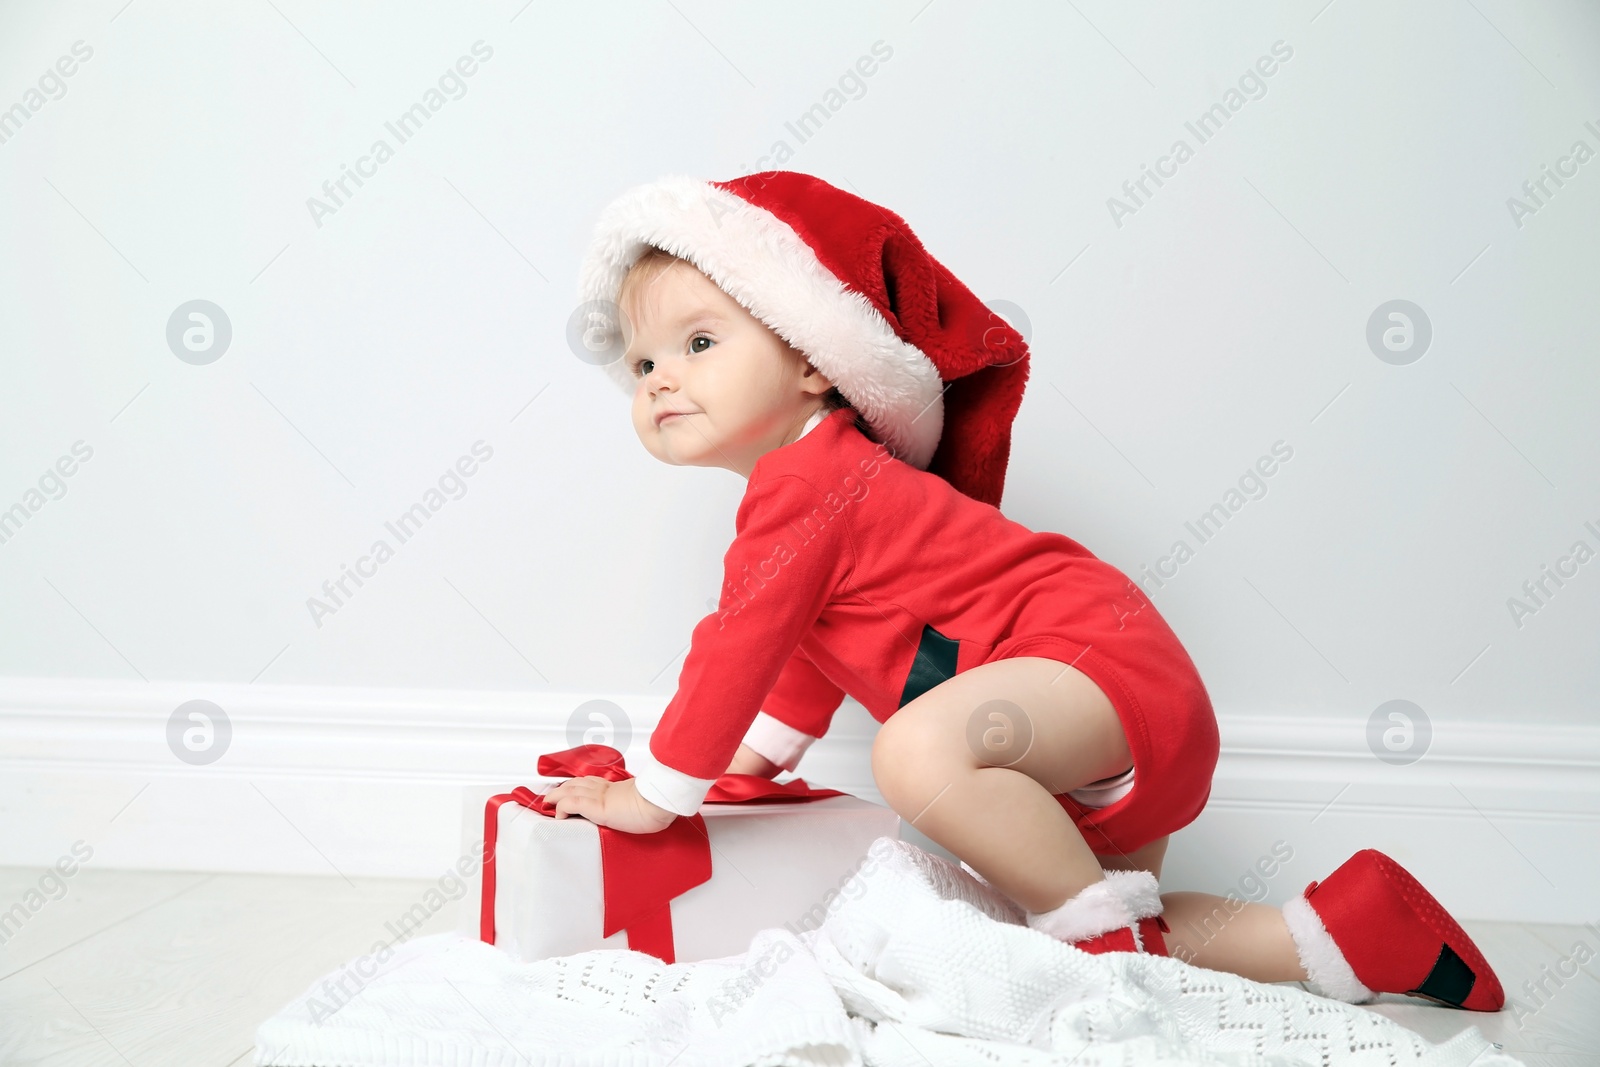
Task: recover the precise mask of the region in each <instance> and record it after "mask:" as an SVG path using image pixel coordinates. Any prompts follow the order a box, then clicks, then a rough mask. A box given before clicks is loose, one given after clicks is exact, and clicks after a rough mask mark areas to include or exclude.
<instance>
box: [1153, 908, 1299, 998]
mask: <svg viewBox="0 0 1600 1067" xmlns="http://www.w3.org/2000/svg"><path fill="white" fill-rule="evenodd" d="M1161 903H1162V904H1163V905H1165V906H1166V913H1165V915H1164V916H1163V918H1165V919H1166V920H1167V925H1168V926H1170V927H1171V928H1172V930H1171V932H1170V933H1168V934H1167V935H1166V941H1167V953H1168V955H1170V956H1172V957H1173V958H1174V959H1180V960H1183V961H1184V962H1186V963H1192V964H1194V965H1195V966H1196V967H1209V968H1210V969H1211V970H1213V971H1231V972H1232V973H1234V974H1237V975H1242V976H1243V977H1245V978H1249V979H1252V980H1254V981H1257V982H1303V981H1305V978H1306V971H1305V968H1304V967H1302V966H1301V965H1300V957H1299V955H1298V954H1297V953H1296V952H1295V947H1294V940H1293V939H1292V938H1291V937H1290V936H1289V928H1288V926H1286V925H1285V924H1284V921H1283V912H1282V911H1281V910H1279V909H1278V908H1276V907H1273V906H1272V905H1271V904H1252V903H1250V902H1249V901H1244V900H1239V899H1236V898H1234V899H1230V898H1228V897H1218V896H1213V895H1212V894H1210V893H1163V894H1161Z"/></svg>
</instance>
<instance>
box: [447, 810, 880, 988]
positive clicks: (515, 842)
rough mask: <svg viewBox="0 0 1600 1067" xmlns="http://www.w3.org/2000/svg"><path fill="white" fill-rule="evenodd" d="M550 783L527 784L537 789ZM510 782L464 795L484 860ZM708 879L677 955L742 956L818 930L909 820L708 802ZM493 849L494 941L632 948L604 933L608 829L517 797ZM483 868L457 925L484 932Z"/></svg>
mask: <svg viewBox="0 0 1600 1067" xmlns="http://www.w3.org/2000/svg"><path fill="white" fill-rule="evenodd" d="M546 784H553V782H551V783H541V782H539V781H535V782H530V783H527V786H528V788H529V789H531V790H533V791H534V792H543V790H544V788H545V785H546ZM511 788H512V787H510V786H504V787H499V788H491V787H489V786H471V787H467V788H466V789H464V790H463V793H462V825H461V830H462V834H461V841H462V854H463V856H469V857H473V858H477V857H481V855H482V851H483V828H484V822H483V820H484V807H485V805H486V804H487V802H488V800H489V798H490V797H492V796H496V795H498V794H501V793H509V792H511ZM700 814H701V815H702V816H704V817H705V826H706V836H707V837H708V838H709V840H710V842H711V871H712V873H711V880H710V881H708V882H704V883H702V884H700V885H697V886H695V887H694V888H693V889H690V890H688V891H687V892H685V893H682V894H680V895H678V896H676V897H674V898H673V900H672V904H671V907H670V910H671V913H672V941H673V951H674V959H675V962H678V963H691V962H696V961H700V960H709V959H720V958H722V957H724V956H735V955H738V954H740V953H742V952H744V951H746V950H747V949H748V948H749V947H750V938H751V936H752V935H753V934H755V932H756V931H758V930H762V929H766V928H767V927H773V926H777V927H783V926H787V927H788V929H789V930H790V931H791V932H793V933H796V934H798V933H800V932H801V931H803V930H809V929H815V928H816V927H817V926H818V925H820V923H821V922H822V920H823V918H824V917H825V916H826V915H827V913H828V912H831V911H832V910H833V909H834V908H836V907H837V906H838V897H839V896H840V895H841V894H848V893H849V892H850V891H851V890H850V889H848V888H847V883H848V882H850V881H851V879H852V878H854V877H855V876H856V871H857V870H858V869H859V868H860V867H861V866H862V864H863V863H864V862H865V861H866V860H867V848H868V846H870V845H871V844H872V842H873V841H875V840H877V839H878V838H880V837H894V838H898V837H899V836H900V817H899V816H898V815H896V814H895V813H894V812H893V811H892V810H890V809H889V808H886V807H883V806H882V805H879V804H873V803H871V802H869V801H865V800H862V799H860V798H859V797H853V796H837V797H823V798H822V799H820V800H807V801H781V802H769V803H744V804H715V803H708V804H705V805H702V806H701V808H700ZM498 816H499V826H498V829H497V831H496V835H497V838H498V840H497V842H496V845H495V900H494V930H495V944H496V945H498V946H499V947H500V948H501V949H503V950H504V951H506V952H508V953H510V954H511V955H512V956H513V957H514V958H516V959H519V960H524V961H531V960H539V959H547V958H549V957H551V956H569V955H572V954H573V953H576V952H587V951H589V950H591V949H597V948H619V949H627V948H628V947H629V945H628V932H627V931H626V930H619V931H617V932H616V933H614V934H612V935H611V936H610V937H602V936H601V933H600V932H601V930H602V928H603V926H604V912H605V902H604V897H603V894H602V881H601V869H600V827H598V826H597V825H595V824H594V823H592V822H590V821H589V820H587V819H583V818H579V817H576V816H572V817H569V818H565V819H556V818H551V817H550V816H546V815H540V814H539V813H538V812H536V811H533V810H531V809H529V808H526V807H523V806H522V805H521V804H518V803H517V802H516V801H514V800H508V801H506V802H505V803H503V804H501V805H500V808H499V812H498ZM482 898H483V868H482V865H481V863H478V864H477V865H476V868H475V870H474V873H473V875H472V878H471V885H470V886H469V887H468V890H467V892H466V894H465V895H464V896H463V897H462V898H461V904H460V906H461V912H460V927H459V928H460V930H461V931H462V932H463V933H465V934H467V935H469V936H471V937H474V938H476V937H479V936H480V930H481V901H482Z"/></svg>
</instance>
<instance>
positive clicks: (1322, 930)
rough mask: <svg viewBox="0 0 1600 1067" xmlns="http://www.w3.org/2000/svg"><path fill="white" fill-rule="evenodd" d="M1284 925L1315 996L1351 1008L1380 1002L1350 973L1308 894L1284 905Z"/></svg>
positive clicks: (1353, 972)
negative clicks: (1371, 1002) (1287, 928)
mask: <svg viewBox="0 0 1600 1067" xmlns="http://www.w3.org/2000/svg"><path fill="white" fill-rule="evenodd" d="M1283 921H1284V924H1285V925H1286V926H1288V927H1289V936H1290V937H1291V938H1293V939H1294V949H1295V954H1296V955H1298V956H1299V957H1300V966H1302V967H1304V968H1305V969H1306V974H1307V975H1308V976H1309V977H1308V978H1307V980H1306V985H1307V986H1309V987H1310V988H1311V991H1312V992H1313V993H1316V994H1317V995H1318V996H1323V997H1331V998H1332V999H1334V1000H1342V1001H1344V1002H1345V1003H1347V1004H1365V1003H1367V1002H1368V1001H1371V1000H1375V999H1376V998H1377V996H1378V994H1376V993H1374V992H1373V991H1372V990H1370V989H1368V988H1367V987H1366V986H1364V985H1362V984H1361V979H1359V978H1357V977H1356V972H1355V971H1353V970H1351V969H1350V963H1349V961H1347V960H1346V959H1345V958H1344V953H1343V952H1341V951H1340V949H1339V946H1338V945H1337V944H1335V943H1334V940H1333V935H1332V934H1330V933H1328V928H1327V927H1325V926H1323V925H1322V919H1321V918H1319V917H1318V915H1317V913H1316V910H1315V909H1314V908H1312V907H1311V902H1310V901H1308V900H1306V898H1305V895H1304V894H1301V895H1299V896H1296V897H1293V898H1292V899H1290V900H1289V901H1288V902H1287V903H1285V904H1284V905H1283Z"/></svg>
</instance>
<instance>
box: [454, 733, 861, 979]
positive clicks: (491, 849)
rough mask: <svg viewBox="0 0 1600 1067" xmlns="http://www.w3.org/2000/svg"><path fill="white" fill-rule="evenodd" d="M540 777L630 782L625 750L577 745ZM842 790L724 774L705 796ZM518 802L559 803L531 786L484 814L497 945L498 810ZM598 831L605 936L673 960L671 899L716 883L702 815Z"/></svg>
mask: <svg viewBox="0 0 1600 1067" xmlns="http://www.w3.org/2000/svg"><path fill="white" fill-rule="evenodd" d="M538 771H539V774H540V775H541V776H543V777H547V778H579V777H588V776H592V777H596V778H604V779H606V780H607V781H608V782H621V781H625V780H626V779H629V778H632V777H633V775H632V774H631V773H629V771H628V770H627V768H626V767H624V766H623V763H622V753H620V752H618V751H617V750H616V749H614V748H612V747H611V746H609V745H579V746H578V747H576V748H567V749H562V750H561V751H560V752H548V753H546V754H544V755H542V756H540V757H539V765H538ZM845 795H846V794H845V793H842V792H840V791H839V790H837V789H813V788H811V787H810V786H808V785H806V782H805V779H804V778H794V779H791V780H789V781H787V782H784V783H782V784H781V785H780V784H778V783H777V782H774V781H772V780H771V779H769V778H763V777H761V776H760V775H757V774H724V775H722V776H721V777H719V778H718V779H717V780H716V782H715V783H714V784H713V785H712V786H711V789H710V791H709V792H708V793H706V803H708V804H750V803H765V802H776V801H808V800H820V799H822V798H823V797H841V796H845ZM513 800H514V801H516V802H517V803H518V804H521V805H522V806H523V807H525V808H531V809H533V810H534V811H535V812H538V813H539V814H540V815H545V816H549V817H550V818H555V814H556V808H555V805H554V804H551V803H548V802H547V801H546V800H545V799H544V794H542V793H535V792H533V791H532V790H531V789H529V788H528V787H527V786H518V787H517V788H515V789H513V790H512V791H511V792H509V793H501V794H499V795H497V796H493V797H490V798H489V802H488V803H487V804H486V805H485V806H484V810H483V903H482V908H481V913H480V920H479V932H480V935H481V937H482V939H483V940H484V941H486V942H488V943H489V944H491V945H492V944H494V937H495V931H494V883H495V862H494V854H495V839H496V837H497V836H498V831H499V828H500V805H502V804H504V803H506V802H507V801H513ZM599 829H600V879H601V887H602V889H603V891H604V895H605V912H604V923H603V924H602V928H601V936H603V937H610V936H611V935H612V934H614V933H616V932H617V931H618V930H626V931H628V947H629V948H630V949H633V950H635V951H637V952H648V953H649V954H650V955H652V956H655V957H658V958H659V959H660V960H661V961H662V962H664V963H672V962H673V961H674V957H675V953H674V949H673V943H672V909H671V904H672V899H673V898H674V897H676V896H679V895H681V894H683V893H687V892H688V891H689V890H691V889H693V888H694V887H695V886H697V885H699V884H700V883H702V882H708V881H710V880H711V839H710V838H709V837H708V836H707V835H706V821H705V818H704V817H703V816H701V815H699V814H695V815H687V816H685V815H680V816H678V817H677V818H676V819H674V820H673V821H672V822H671V823H669V824H668V826H667V828H666V829H665V830H662V831H660V832H658V833H653V834H630V833H624V832H623V831H621V830H614V829H612V828H611V827H609V826H602V827H600V828H599Z"/></svg>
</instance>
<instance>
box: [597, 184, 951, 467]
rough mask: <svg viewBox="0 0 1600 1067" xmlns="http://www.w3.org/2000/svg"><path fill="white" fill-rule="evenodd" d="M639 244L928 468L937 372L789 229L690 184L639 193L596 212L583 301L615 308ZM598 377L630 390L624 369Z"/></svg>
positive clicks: (935, 437)
mask: <svg viewBox="0 0 1600 1067" xmlns="http://www.w3.org/2000/svg"><path fill="white" fill-rule="evenodd" d="M647 245H654V246H656V247H657V248H661V249H663V250H664V251H667V252H670V253H672V254H673V255H675V256H679V257H681V258H683V259H687V260H689V261H690V262H691V263H693V264H694V265H695V266H696V267H698V268H700V270H701V271H703V272H704V273H705V274H706V276H707V277H709V278H711V279H712V280H713V281H715V282H716V283H717V285H718V286H720V287H721V288H722V289H723V291H724V292H726V293H727V294H728V295H729V296H731V297H733V298H734V299H735V300H736V301H738V302H739V304H740V305H741V306H743V307H744V308H745V309H747V310H748V311H749V312H750V313H751V314H752V315H754V316H755V317H756V318H758V319H760V320H761V321H762V322H764V323H765V324H766V325H767V326H768V327H770V328H771V329H772V330H773V331H774V332H776V333H777V334H778V335H779V336H780V337H782V338H783V339H784V340H785V341H787V342H788V343H789V344H790V345H792V346H793V347H795V348H797V349H799V350H800V352H801V353H803V354H804V355H805V357H806V358H807V359H809V360H810V361H811V363H812V365H814V366H815V367H816V368H817V369H818V370H819V371H821V372H822V373H823V374H824V375H826V376H827V378H828V379H829V380H831V381H832V382H833V383H834V385H836V386H838V388H839V391H840V392H842V393H843V394H844V395H845V397H846V398H847V399H848V400H849V401H850V403H851V405H852V406H853V407H854V408H855V409H856V410H857V411H859V412H861V414H862V415H863V416H864V417H865V418H866V420H867V423H868V425H870V426H871V427H872V428H873V429H874V430H875V431H876V432H877V433H878V435H879V436H880V437H881V439H882V441H883V444H885V445H886V446H888V448H889V450H890V451H891V452H892V453H893V454H894V455H895V456H896V457H898V458H899V459H901V460H903V461H904V462H906V463H909V464H911V465H912V466H914V467H916V468H918V469H919V470H926V469H927V467H928V464H929V463H930V462H931V461H932V460H933V453H934V450H935V449H936V448H937V447H938V445H939V437H940V434H942V433H943V432H944V383H943V381H942V380H941V379H940V377H939V370H938V368H937V367H936V366H934V364H933V361H932V360H930V359H929V358H928V357H927V355H926V354H925V353H923V352H922V350H921V349H919V348H917V347H916V346H915V345H911V344H907V343H906V342H904V341H902V340H901V339H900V338H899V337H898V336H897V335H896V334H895V332H894V330H893V328H892V327H891V326H890V325H889V322H888V320H887V319H885V318H884V317H883V316H882V315H880V314H879V313H878V310H877V309H876V308H874V307H873V306H872V304H871V303H870V302H869V301H868V300H867V299H866V298H865V297H864V296H862V295H861V294H860V293H857V292H854V291H852V290H851V289H849V288H848V287H846V286H845V284H844V283H843V282H842V281H840V280H839V279H838V277H836V276H835V275H834V274H833V272H832V271H830V270H828V269H827V268H826V267H824V266H823V265H822V262H821V261H820V260H819V259H818V258H817V255H816V253H815V252H814V251H813V250H812V249H811V247H810V246H809V245H807V244H806V243H805V241H804V240H802V239H801V238H800V236H799V235H798V234H796V233H795V231H794V230H792V229H790V227H789V226H788V225H787V224H785V223H784V222H783V221H782V220H780V219H779V218H777V216H775V215H773V214H772V213H771V212H769V211H766V210H765V209H763V208H759V207H756V206H755V205H754V204H752V203H750V202H749V201H747V200H744V199H742V198H741V197H738V196H735V195H734V194H732V193H730V192H728V191H727V190H725V189H720V188H717V187H716V186H714V185H712V184H711V183H710V182H707V181H703V180H701V179H698V178H690V177H684V176H671V177H667V178H663V179H661V180H660V181H656V182H652V183H650V184H648V185H640V186H636V187H634V188H632V189H630V190H628V191H627V192H625V193H624V194H622V195H621V196H619V197H618V198H617V199H615V200H613V201H612V202H611V203H610V204H609V205H607V206H606V208H605V209H604V210H603V211H602V212H601V214H600V218H599V221H598V222H597V223H596V224H595V229H594V238H593V241H592V243H591V245H590V247H589V251H588V253H587V255H586V256H585V257H584V262H583V266H582V268H581V270H580V272H579V299H580V300H581V301H583V302H585V303H588V302H590V301H601V302H606V303H609V304H612V305H613V306H614V305H615V301H616V298H617V293H618V291H619V290H620V288H621V286H622V279H623V278H624V277H625V276H626V274H627V272H628V268H630V267H631V266H633V264H634V262H635V261H636V260H638V258H639V256H640V255H641V254H642V253H643V252H644V251H645V248H646V246H647ZM614 327H615V329H617V330H620V328H621V326H620V323H616V324H614ZM618 347H620V346H618ZM605 371H606V373H607V374H608V375H609V376H610V377H611V378H612V379H613V380H614V381H615V382H616V383H617V384H618V385H620V386H621V387H622V388H623V389H624V390H625V391H626V392H628V393H630V394H631V393H632V392H633V391H634V389H635V387H636V385H637V383H636V381H635V380H634V379H633V378H632V376H631V375H629V373H628V368H627V365H626V362H625V361H624V360H622V359H617V360H614V361H612V362H611V363H608V364H606V365H605Z"/></svg>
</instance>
